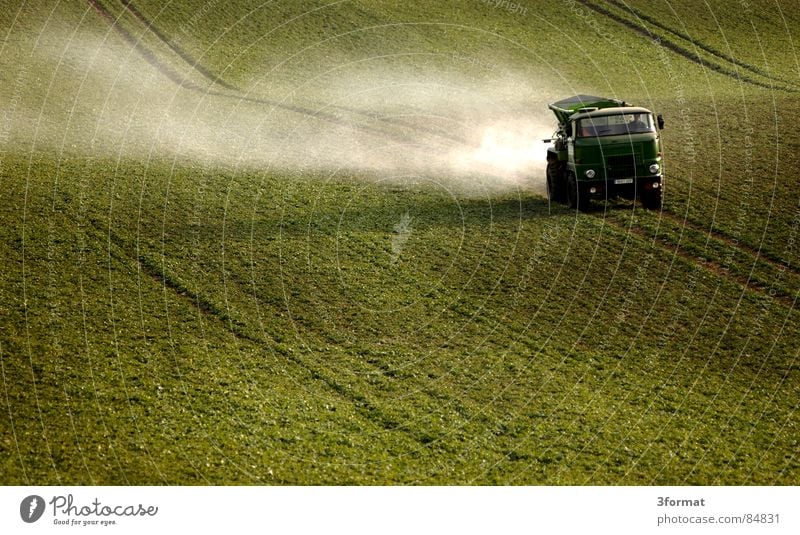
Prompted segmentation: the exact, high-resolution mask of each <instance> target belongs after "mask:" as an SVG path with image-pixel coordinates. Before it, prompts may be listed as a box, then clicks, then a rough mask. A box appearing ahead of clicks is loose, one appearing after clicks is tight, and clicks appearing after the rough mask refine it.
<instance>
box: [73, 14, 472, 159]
mask: <svg viewBox="0 0 800 535" xmlns="http://www.w3.org/2000/svg"><path fill="white" fill-rule="evenodd" d="M87 1H88V2H89V3H90V4H91V5H92V6H93V7H94V8H95V10H97V11H98V13H100V14H101V15H102V16H103V18H105V19H106V20H107V21H109V23H110V24H111V25H112V27H113V28H114V29H115V30H116V31H117V32H119V33H120V35H121V36H122V37H123V39H124V40H125V41H126V42H127V43H129V44H131V45H132V46H133V47H134V48H135V49H136V50H137V52H139V53H140V54H142V56H143V57H144V58H145V59H146V60H147V62H148V63H150V64H151V65H152V66H153V67H155V68H156V69H157V70H158V71H159V72H161V73H162V74H164V75H165V76H167V78H169V79H170V80H172V81H173V82H175V83H176V84H178V85H180V86H181V87H185V88H187V89H191V90H193V91H197V92H200V93H202V94H203V95H212V96H216V97H221V98H226V99H230V100H235V101H237V102H250V103H254V104H261V105H265V106H271V107H273V108H278V109H282V110H286V111H290V112H294V113H297V114H300V115H305V116H307V117H313V118H315V119H321V120H324V121H327V122H329V123H332V124H336V125H338V126H346V127H350V128H355V129H357V130H360V131H362V132H369V133H371V134H375V135H378V136H380V137H383V138H386V139H389V140H390V141H393V142H395V143H399V144H402V145H412V146H414V147H415V148H417V149H418V150H419V149H420V148H421V147H420V146H419V144H418V142H417V139H416V138H415V137H412V136H404V135H398V134H394V133H390V132H387V131H385V130H381V129H380V128H375V127H372V126H369V125H365V124H363V123H361V124H356V123H354V122H352V121H348V120H345V119H343V118H342V116H341V115H338V114H336V113H335V112H324V111H321V110H312V109H310V108H304V107H301V106H296V105H292V104H286V103H283V102H278V101H273V100H267V99H263V98H258V97H251V96H248V95H247V94H246V93H245V92H244V91H242V90H241V89H240V88H238V87H237V86H235V85H233V84H231V83H230V82H227V81H226V80H224V79H223V78H222V77H220V76H218V75H216V74H215V73H214V72H213V71H211V70H210V69H208V68H207V67H205V66H204V65H203V64H202V63H200V61H199V60H196V59H195V58H194V57H193V56H192V55H191V54H189V53H188V52H187V51H185V50H184V49H183V48H181V47H179V46H178V45H176V44H175V43H173V42H172V40H171V39H170V38H169V36H167V35H166V34H165V33H164V32H163V31H161V30H160V29H159V28H158V27H157V26H156V25H155V24H153V22H152V21H150V20H149V19H148V18H147V17H146V16H145V15H144V14H143V13H142V12H141V11H140V10H139V9H138V8H137V7H136V6H135V5H134V4H133V2H131V0H121V1H122V4H123V5H124V6H125V8H126V9H127V10H128V11H129V12H130V13H131V14H133V15H134V16H135V17H136V18H137V19H138V20H139V21H140V22H141V23H142V24H144V26H145V29H146V30H148V31H150V32H152V33H153V35H155V36H156V37H157V38H158V39H159V40H160V41H161V42H162V43H164V44H165V45H166V46H167V47H169V48H170V49H171V50H172V51H173V52H175V53H176V54H177V55H178V57H180V58H181V60H183V61H184V62H185V63H186V64H187V65H188V66H189V67H191V68H192V69H194V70H195V71H197V72H198V73H199V74H200V75H202V76H203V77H204V78H205V79H206V80H208V81H209V83H210V84H212V85H213V84H216V85H219V86H221V87H223V88H225V89H227V90H229V91H231V92H233V93H235V94H231V93H223V92H221V91H217V90H213V89H210V88H204V87H202V86H200V85H198V84H195V83H192V82H190V81H188V80H187V79H186V77H185V76H183V77H181V75H180V74H178V73H177V72H176V71H175V70H174V69H171V68H170V67H169V66H168V65H166V64H164V62H163V61H161V60H159V59H158V56H157V55H156V54H155V53H154V52H153V51H151V50H150V49H148V48H147V47H146V46H145V45H144V44H143V43H142V42H141V40H140V39H137V38H135V37H134V36H133V35H131V33H130V32H128V31H127V30H126V29H125V28H123V27H121V26H120V25H119V24H117V20H116V19H115V18H114V16H113V15H112V14H111V12H110V11H108V10H107V9H106V8H105V7H104V6H103V5H102V4H100V2H99V0H87ZM326 108H330V109H340V110H343V111H346V112H347V113H351V114H354V115H359V116H361V117H365V118H367V119H370V120H373V121H375V120H379V121H381V122H384V123H387V124H391V125H395V126H400V127H401V128H403V127H404V128H408V129H410V130H411V131H412V132H425V133H428V134H432V135H436V136H439V137H441V138H443V139H447V140H449V141H451V142H454V143H457V144H466V140H465V139H464V138H461V137H458V136H455V135H452V134H448V133H443V132H438V131H435V130H433V129H430V128H425V127H421V126H418V125H408V124H404V123H402V122H401V121H398V120H395V119H392V118H384V117H379V116H377V115H376V114H372V113H369V112H364V111H361V110H355V109H353V108H348V107H344V106H333V105H331V106H326ZM426 152H428V153H430V154H431V155H432V156H435V155H437V154H439V152H438V151H436V150H434V149H426Z"/></svg>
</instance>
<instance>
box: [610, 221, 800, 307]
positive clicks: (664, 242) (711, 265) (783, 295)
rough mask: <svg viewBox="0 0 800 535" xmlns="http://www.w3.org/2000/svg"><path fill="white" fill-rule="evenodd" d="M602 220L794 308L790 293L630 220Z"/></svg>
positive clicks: (793, 299)
mask: <svg viewBox="0 0 800 535" xmlns="http://www.w3.org/2000/svg"><path fill="white" fill-rule="evenodd" d="M604 220H605V221H607V222H608V223H609V224H612V225H614V226H615V227H617V228H618V229H619V230H620V231H622V232H625V233H633V234H635V235H637V236H639V237H640V238H643V239H645V240H646V241H647V242H649V243H653V244H654V245H658V246H659V247H660V248H661V249H662V250H663V251H665V252H667V253H668V254H670V255H677V256H678V257H680V258H681V259H683V260H684V261H686V262H688V263H689V264H691V265H695V266H700V267H702V268H703V269H705V270H706V271H708V272H709V273H711V274H712V275H714V276H716V277H718V278H722V279H726V280H728V281H729V282H733V283H734V284H736V285H738V286H740V287H741V288H742V289H743V290H745V291H747V290H750V291H751V292H753V293H757V294H759V295H761V296H762V297H765V298H768V299H774V300H775V301H778V302H779V303H781V304H782V305H783V306H785V307H786V308H789V309H794V308H795V304H796V299H797V297H796V296H795V295H792V294H791V293H787V292H785V291H783V290H781V289H778V288H774V287H770V286H768V285H765V284H762V283H759V282H756V281H754V280H753V278H752V276H749V277H745V276H743V275H740V274H738V273H735V272H733V271H732V270H731V269H730V268H729V267H727V266H725V265H724V264H722V263H720V262H718V261H716V260H712V259H709V258H699V257H698V256H697V255H696V254H695V253H692V252H690V251H687V250H686V249H685V248H684V247H683V246H682V245H681V244H678V243H675V242H673V241H671V240H669V239H667V238H665V237H664V236H663V235H658V234H654V233H652V232H651V231H649V230H647V229H644V228H641V227H639V226H638V225H636V224H635V223H634V222H632V221H630V220H626V221H621V220H620V219H619V218H618V217H617V216H614V215H612V214H608V213H606V214H605V217H604Z"/></svg>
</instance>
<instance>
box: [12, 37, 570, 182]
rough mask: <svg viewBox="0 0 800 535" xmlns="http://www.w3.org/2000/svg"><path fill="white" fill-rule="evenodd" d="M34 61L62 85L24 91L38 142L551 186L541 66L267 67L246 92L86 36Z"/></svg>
mask: <svg viewBox="0 0 800 535" xmlns="http://www.w3.org/2000/svg"><path fill="white" fill-rule="evenodd" d="M31 62H32V63H31V64H30V65H28V66H27V67H26V68H27V69H29V70H30V71H31V72H45V73H48V75H49V76H50V79H49V80H47V79H45V80H42V79H41V78H37V79H35V80H31V83H35V84H36V87H37V89H38V90H37V91H27V90H25V89H24V88H23V90H22V92H23V94H24V95H25V98H23V99H21V100H22V102H20V105H19V106H16V108H15V110H14V114H13V121H14V122H13V125H12V127H11V129H10V130H11V131H12V132H13V134H14V137H16V138H17V141H22V142H25V143H28V144H29V145H30V146H31V147H32V148H33V149H38V150H51V151H52V150H55V151H60V152H62V153H79V154H86V155H92V156H102V157H117V158H121V157H124V158H140V159H145V160H149V159H152V158H159V159H163V158H169V159H173V160H174V161H176V162H179V163H181V164H188V165H200V166H205V167H225V168H233V169H241V170H245V169H247V170H251V169H258V170H264V171H266V172H269V171H283V172H285V173H286V174H288V175H291V174H292V173H303V172H307V171H321V172H328V173H331V174H342V175H347V176H348V177H352V176H357V177H361V178H364V179H379V180H381V181H387V180H389V181H392V180H397V181H406V180H409V176H415V175H418V176H421V177H435V179H436V180H437V181H438V182H439V183H446V184H447V186H448V187H449V188H452V189H453V190H454V191H455V192H458V193H465V194H468V193H472V192H475V191H481V192H487V191H489V192H503V191H512V190H518V189H522V190H526V191H533V192H537V193H542V192H543V191H544V186H543V184H544V165H545V162H544V155H545V145H544V144H543V143H542V139H543V138H547V137H549V136H550V134H551V133H552V131H553V129H554V121H553V118H552V117H551V115H550V113H549V111H548V110H547V107H546V102H548V101H550V100H551V99H552V98H553V97H554V96H556V95H554V94H551V93H548V90H547V86H548V84H547V83H545V81H543V80H542V79H540V77H536V76H533V75H531V74H530V73H519V72H516V73H515V72H511V71H510V70H502V69H493V70H492V72H491V73H489V74H490V75H491V76H489V75H487V74H486V73H481V74H482V75H481V76H475V75H474V73H465V72H460V70H459V69H460V68H461V67H462V65H460V64H458V63H457V62H454V64H453V66H452V68H450V69H449V70H448V71H447V72H443V71H442V70H436V69H432V68H430V67H420V68H415V67H416V66H415V65H406V66H405V67H404V68H397V67H395V66H392V67H388V66H382V65H380V62H379V61H378V60H376V61H375V62H372V63H369V62H367V65H368V66H367V67H364V66H363V65H364V63H363V62H360V63H359V64H358V65H356V66H349V65H348V66H345V67H341V66H336V67H335V68H333V69H331V70H329V71H325V72H322V71H317V72H309V73H308V75H307V76H306V77H305V78H304V79H303V81H301V82H300V83H296V82H295V83H294V85H291V84H288V83H287V82H285V81H284V82H279V81H277V80H278V78H277V77H276V76H274V75H273V73H264V74H263V75H259V76H255V77H254V78H253V80H252V81H251V82H249V83H246V84H242V86H243V87H242V89H239V90H236V89H231V88H225V87H220V85H219V84H213V83H211V82H209V81H207V80H206V81H204V80H200V81H199V82H198V76H197V75H196V74H197V73H192V72H191V70H190V69H186V68H185V67H186V66H184V70H183V71H181V70H180V66H176V65H165V66H163V68H160V66H159V65H158V64H154V63H153V62H152V61H150V62H148V61H145V60H144V59H143V58H142V57H141V56H140V55H139V54H138V53H137V51H136V50H134V49H133V48H124V49H114V48H113V47H110V46H109V44H108V43H107V42H106V41H105V40H104V39H100V38H99V37H95V38H91V37H81V38H78V37H76V36H75V35H72V36H70V37H69V38H66V39H64V40H62V41H60V42H57V43H56V44H55V45H54V46H50V47H49V48H48V47H47V46H44V45H43V46H41V47H40V48H39V50H38V51H37V53H36V54H32V56H31ZM467 66H468V67H469V65H467ZM164 69H171V71H170V72H171V73H172V75H171V77H170V76H166V75H165V70H164ZM175 73H177V74H178V75H180V76H183V77H184V79H185V80H186V82H185V83H183V84H181V83H179V82H180V80H179V81H178V82H176V80H175V75H176V74H175ZM28 78H33V77H32V76H29V77H28ZM15 89H16V90H17V91H20V88H15ZM4 96H7V97H8V98H11V95H4ZM18 100H19V99H18ZM393 177H398V178H393ZM400 177H402V178H400Z"/></svg>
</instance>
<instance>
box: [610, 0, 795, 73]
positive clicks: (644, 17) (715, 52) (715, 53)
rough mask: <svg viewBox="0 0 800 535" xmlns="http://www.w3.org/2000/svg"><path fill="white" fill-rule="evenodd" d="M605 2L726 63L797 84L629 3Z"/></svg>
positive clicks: (611, 0)
mask: <svg viewBox="0 0 800 535" xmlns="http://www.w3.org/2000/svg"><path fill="white" fill-rule="evenodd" d="M606 2H608V3H609V4H612V5H614V6H616V7H618V8H619V9H621V10H623V11H626V10H627V11H629V12H631V13H632V14H633V15H635V16H636V17H637V18H639V19H641V20H644V21H647V22H649V23H650V24H652V25H653V26H656V27H658V28H661V29H662V30H664V31H667V32H669V33H671V34H672V35H674V36H676V37H680V38H681V39H683V40H684V41H688V42H689V43H691V44H692V45H694V46H696V47H698V48H700V49H702V50H705V51H706V52H708V53H709V54H711V55H712V56H716V57H718V58H720V59H722V60H725V61H727V62H728V63H733V64H734V65H736V66H737V67H741V68H743V69H746V70H748V71H750V72H752V73H753V74H757V75H759V76H763V77H764V78H767V79H769V80H774V81H776V82H782V83H785V84H789V85H792V86H797V85H798V83H797V80H789V79H786V78H781V77H780V76H775V75H773V74H771V73H769V72H767V71H765V70H763V69H761V68H760V67H756V66H755V65H750V64H749V63H745V62H744V61H742V60H740V59H737V58H735V57H733V56H729V55H728V54H725V53H724V52H720V51H719V50H717V49H715V48H713V47H711V46H709V45H707V44H705V43H703V42H702V41H698V40H697V39H693V38H692V37H690V36H689V35H687V34H685V33H683V32H679V31H677V30H675V29H673V28H670V27H669V26H667V25H666V24H662V23H661V22H659V21H658V19H656V18H654V17H651V16H649V15H646V14H644V13H642V12H641V11H639V10H638V9H636V8H634V7H633V6H629V5H627V4H625V3H624V2H621V1H620V0H606Z"/></svg>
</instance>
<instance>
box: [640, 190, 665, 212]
mask: <svg viewBox="0 0 800 535" xmlns="http://www.w3.org/2000/svg"><path fill="white" fill-rule="evenodd" d="M661 197H662V195H661V190H660V189H657V190H653V191H648V192H647V193H644V194H643V195H642V206H644V207H645V208H647V209H648V210H661Z"/></svg>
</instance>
